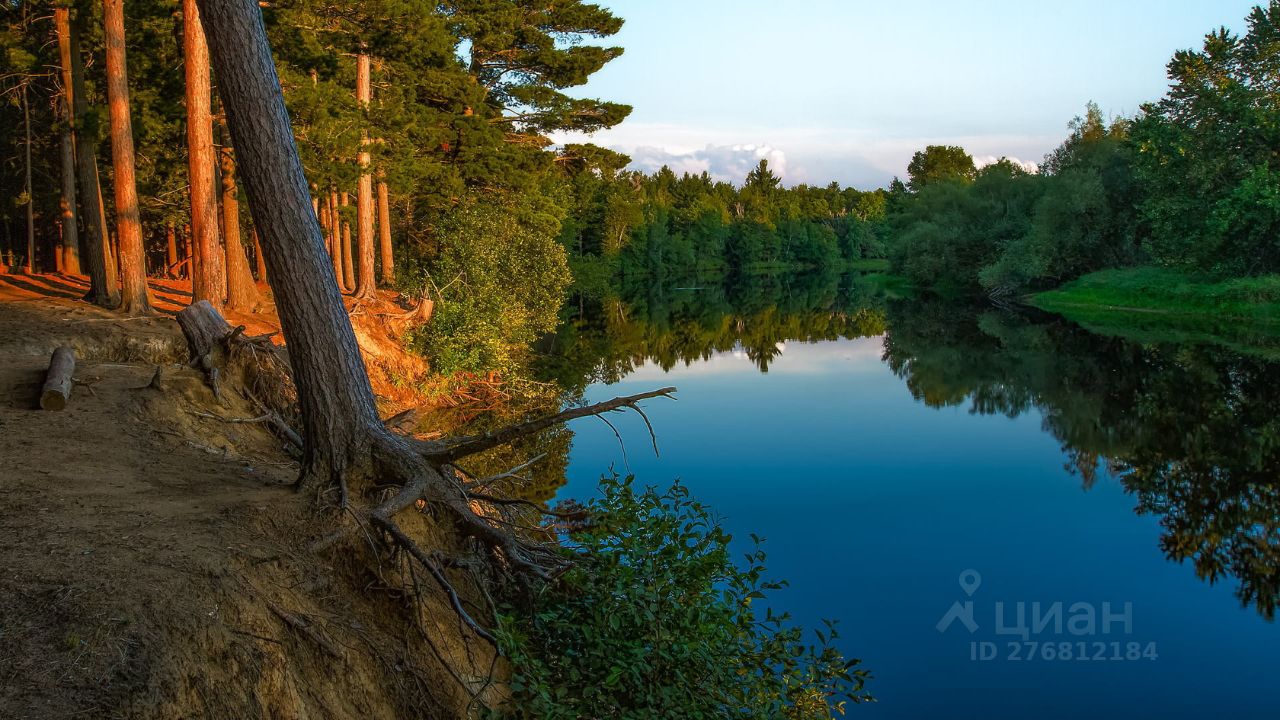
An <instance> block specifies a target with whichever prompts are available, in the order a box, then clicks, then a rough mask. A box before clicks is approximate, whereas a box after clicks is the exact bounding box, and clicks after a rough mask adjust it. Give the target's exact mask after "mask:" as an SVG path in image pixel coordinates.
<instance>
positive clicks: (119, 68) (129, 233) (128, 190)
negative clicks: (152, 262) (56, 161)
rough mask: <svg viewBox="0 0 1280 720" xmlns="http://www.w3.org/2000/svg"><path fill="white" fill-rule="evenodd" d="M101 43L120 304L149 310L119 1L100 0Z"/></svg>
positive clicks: (133, 311)
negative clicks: (104, 59) (104, 58)
mask: <svg viewBox="0 0 1280 720" xmlns="http://www.w3.org/2000/svg"><path fill="white" fill-rule="evenodd" d="M102 8H103V27H104V41H105V43H106V46H107V106H108V108H109V110H110V114H111V167H112V169H113V170H114V177H113V178H112V180H113V185H114V186H115V198H116V242H117V243H118V244H119V254H120V301H121V303H120V307H121V309H122V310H123V311H124V312H125V313H127V314H129V315H142V314H147V313H150V312H151V300H150V298H149V297H148V292H147V259H146V254H145V249H144V248H143V245H142V222H141V217H140V216H139V211H138V188H137V184H136V183H135V180H134V168H135V161H134V153H133V128H132V126H131V122H130V117H129V70H128V64H127V61H126V59H125V45H124V43H125V37H124V0H103V3H102Z"/></svg>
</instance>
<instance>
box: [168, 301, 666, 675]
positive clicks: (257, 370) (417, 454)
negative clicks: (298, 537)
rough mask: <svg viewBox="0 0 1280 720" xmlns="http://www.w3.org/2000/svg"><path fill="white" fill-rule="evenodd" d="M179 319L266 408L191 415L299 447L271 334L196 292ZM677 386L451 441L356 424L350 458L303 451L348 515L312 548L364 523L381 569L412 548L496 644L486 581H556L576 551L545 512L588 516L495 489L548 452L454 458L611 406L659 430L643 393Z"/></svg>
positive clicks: (217, 379)
mask: <svg viewBox="0 0 1280 720" xmlns="http://www.w3.org/2000/svg"><path fill="white" fill-rule="evenodd" d="M178 322H179V324H180V325H181V326H182V329H183V332H184V333H185V334H186V336H187V341H188V345H189V349H190V351H191V356H192V359H193V364H195V365H197V366H199V367H201V368H202V369H203V370H204V371H205V373H206V376H207V377H208V381H209V383H210V385H212V386H213V387H214V388H215V392H217V393H219V395H220V394H221V392H225V391H227V389H228V387H231V385H230V383H226V382H224V381H223V380H224V378H227V377H233V378H234V379H235V380H236V381H244V382H245V383H246V385H247V387H244V388H240V387H238V385H237V386H236V387H235V388H234V389H235V390H238V391H240V392H241V393H242V394H244V395H245V397H246V399H248V400H250V401H251V402H252V403H254V404H256V405H257V406H258V407H259V408H260V414H259V415H257V416H254V417H229V416H226V415H222V414H216V413H205V412H194V413H193V414H196V415H199V416H201V417H208V418H211V419H215V420H219V421H222V422H228V423H262V424H267V425H269V426H271V427H273V428H274V429H275V430H276V432H277V433H278V434H280V435H281V436H282V437H285V438H287V439H288V440H289V442H291V443H293V444H295V445H297V446H298V447H299V448H302V447H303V440H302V439H301V438H300V437H299V436H298V433H296V432H294V431H293V430H292V428H290V427H289V426H288V424H287V423H285V422H284V421H283V420H281V419H280V416H279V413H282V412H290V413H291V412H293V411H292V410H286V409H285V408H286V407H291V403H290V402H289V401H290V400H291V397H290V391H291V390H292V383H291V382H289V381H288V380H287V377H288V375H287V371H286V369H285V364H284V363H283V361H282V360H280V358H279V355H278V353H277V352H276V349H275V347H274V346H272V345H271V344H270V342H269V340H268V339H266V338H251V337H246V336H245V335H244V328H243V326H242V327H238V328H232V327H231V326H230V325H228V324H227V323H226V321H225V320H223V319H222V317H221V315H219V314H218V313H217V311H216V310H214V309H213V308H212V307H211V306H209V305H208V303H196V304H195V305H193V306H191V307H190V308H187V309H186V310H184V311H182V312H181V313H179V315H178ZM237 359H238V360H239V361H240V363H241V364H238V365H233V364H232V361H235V360H237ZM245 365H247V366H248V367H245ZM224 368H233V369H235V372H222V371H223V369H224ZM276 376H280V377H276ZM273 378H274V379H273ZM222 385H227V386H228V387H222ZM264 388H265V389H266V390H267V391H269V392H270V393H271V395H270V397H269V399H268V400H266V401H264V400H262V399H260V397H259V394H258V393H259V392H260V391H263V389H264ZM674 392H675V388H663V389H661V390H655V391H652V392H646V393H640V394H637V395H630V396H625V397H618V398H614V399H612V400H608V401H606V402H601V403H596V404H593V405H586V406H582V407H576V408H570V409H568V410H565V411H563V412H559V413H556V414H553V415H548V416H545V417H540V418H536V419H533V420H528V421H524V422H520V423H516V424H513V425H510V426H508V427H505V428H502V429H499V430H496V431H493V432H489V433H485V434H482V435H473V436H465V437H459V438H449V439H445V440H435V441H426V440H418V439H413V438H409V437H405V436H402V435H399V434H397V433H396V432H393V428H398V429H403V425H405V424H406V423H407V422H409V420H410V419H411V418H406V417H404V416H396V417H393V418H391V419H389V420H388V421H387V422H386V423H385V424H383V423H378V424H376V425H375V426H372V427H369V428H365V429H362V430H360V431H359V432H351V433H350V434H348V435H347V437H348V439H349V440H351V441H352V444H351V445H350V446H349V448H350V449H349V452H348V454H347V455H338V456H337V457H342V458H345V459H344V460H342V461H341V462H342V465H341V466H340V467H318V466H317V467H307V463H306V461H305V460H304V481H300V484H301V486H303V487H307V488H312V489H315V490H316V491H317V493H318V498H319V499H320V500H321V501H322V502H326V503H333V504H336V505H337V506H338V507H339V508H341V510H342V513H341V515H340V516H335V517H336V518H338V519H337V520H336V521H337V522H338V523H340V527H339V528H338V529H337V530H336V531H335V532H333V533H331V534H330V535H328V536H326V537H324V538H322V539H320V540H319V541H317V542H315V543H313V544H312V546H311V550H312V551H313V552H322V551H324V550H326V549H329V548H332V547H334V546H335V545H337V544H338V543H339V542H340V541H342V540H344V539H346V538H348V537H350V536H352V535H353V534H355V533H357V532H359V533H362V534H363V536H364V541H366V542H367V543H368V545H369V547H370V549H371V550H372V552H373V553H374V556H375V558H377V563H378V570H377V574H378V576H379V578H381V577H382V567H383V563H382V561H381V555H382V554H383V553H384V552H387V551H390V552H391V553H393V554H396V553H403V555H402V556H401V557H403V558H406V559H407V562H408V563H409V568H410V569H411V570H412V568H421V570H422V571H423V572H424V573H425V574H426V575H428V576H430V577H431V578H432V580H433V581H434V583H435V585H436V586H437V587H438V588H439V590H440V591H441V592H442V593H443V595H444V597H445V598H446V599H447V601H448V603H449V606H450V607H451V608H452V610H453V612H454V614H455V615H456V616H457V617H458V619H459V621H460V622H461V624H462V625H463V626H464V627H465V628H466V629H467V630H468V631H469V632H470V633H471V634H473V635H474V636H475V637H477V638H480V639H482V640H484V641H485V642H487V643H489V644H490V645H494V646H496V638H495V637H494V635H493V632H492V630H491V629H490V628H489V627H486V623H485V622H483V621H482V620H479V619H477V617H478V616H479V617H481V618H483V616H484V614H490V615H491V614H492V612H493V611H494V607H493V601H492V600H491V599H490V598H489V593H488V590H487V589H486V588H487V584H488V583H490V582H493V581H503V580H508V579H514V580H515V581H517V582H519V583H521V584H525V585H527V584H529V583H532V582H538V581H549V580H552V579H554V578H555V577H557V576H558V575H559V574H561V573H563V572H564V571H565V570H567V569H568V567H569V561H568V560H567V558H566V557H565V556H564V554H563V553H562V552H560V548H559V547H558V544H557V537H556V533H555V532H554V531H553V529H552V528H551V527H549V526H548V525H545V524H543V523H544V521H545V520H546V519H548V518H554V519H561V520H576V519H580V518H579V517H577V516H572V517H571V516H569V515H565V514H561V513H554V512H552V511H550V510H548V509H547V508H545V507H542V506H540V505H538V504H536V503H532V502H528V501H525V500H520V499H511V498H504V497H501V496H499V495H496V494H494V492H493V491H492V490H491V488H492V486H493V485H495V484H497V483H499V482H500V481H502V480H506V479H512V478H520V477H521V475H520V473H522V472H523V471H525V470H527V469H528V468H529V467H530V466H531V465H533V464H534V463H536V462H538V461H539V460H540V459H542V456H538V457H535V458H533V459H531V460H528V461H525V462H523V463H520V464H519V465H517V466H515V467H513V468H511V469H510V470H507V471H505V472H502V473H498V474H495V475H490V476H488V477H479V478H477V477H474V476H470V477H469V476H467V475H466V474H465V473H463V472H462V471H460V470H459V468H458V467H457V465H456V463H457V461H458V460H460V459H462V458H465V457H468V456H472V455H475V454H477V453H480V452H484V451H486V450H490V449H492V448H495V447H498V446H501V445H505V444H508V443H511V442H514V441H516V440H519V439H521V438H524V437H528V436H530V435H534V434H536V433H539V432H541V431H544V430H546V429H548V428H551V427H554V426H556V425H559V424H562V423H565V422H568V421H570V420H574V419H576V418H582V417H591V416H595V417H601V418H602V419H603V416H604V415H605V414H608V413H613V412H625V411H627V410H631V411H634V412H636V413H638V414H639V415H640V416H641V417H642V418H643V419H644V421H645V423H646V425H647V426H648V427H649V431H650V435H651V437H652V433H653V429H652V426H650V425H649V419H648V417H647V416H645V414H644V411H643V410H642V409H641V408H640V402H641V401H643V400H646V399H650V398H655V397H666V398H672V397H673V393H674ZM606 422H607V420H606ZM351 430H356V429H354V428H352V429H351ZM655 450H656V441H655ZM304 452H305V451H304ZM349 484H350V486H349ZM335 491H336V498H335V495H334V493H335ZM353 491H354V492H353ZM335 500H336V502H335ZM407 513H428V514H431V515H432V517H433V518H434V519H436V520H437V521H441V520H442V521H444V522H446V523H448V524H449V525H448V527H450V529H451V530H452V532H453V533H454V534H456V536H457V537H459V538H460V539H462V540H463V541H464V542H463V544H462V545H461V546H460V547H458V548H455V551H457V552H460V553H461V554H462V555H463V556H464V557H462V558H458V557H448V556H446V555H442V554H437V553H436V552H435V551H434V550H433V549H432V548H430V547H424V545H423V543H422V541H420V540H416V539H414V537H413V535H412V534H410V533H409V532H408V531H407V530H406V529H405V528H406V527H407V525H405V524H402V522H404V519H405V517H406V516H407ZM472 543H474V546H475V547H478V548H480V549H481V554H482V555H484V556H486V558H487V562H484V563H477V562H474V559H473V558H471V557H470V555H471V553H472V550H470V549H468V548H469V547H471V544H472ZM450 545H451V546H452V543H450ZM447 568H455V569H457V568H463V569H465V571H464V573H463V574H461V575H459V576H458V577H461V578H465V579H467V580H468V581H470V582H472V583H474V587H472V588H469V590H475V592H470V593H469V600H470V602H471V603H473V604H471V605H470V607H471V608H472V609H468V604H467V603H464V600H463V594H462V593H460V592H459V591H458V589H457V588H455V586H454V584H453V582H451V580H450V576H451V575H452V574H453V573H447V572H446V569H447ZM415 577H416V576H415ZM414 588H415V589H414V592H415V593H417V592H419V591H418V590H417V589H416V588H417V582H416V579H415V581H414ZM477 607H481V608H484V613H483V614H482V613H479V612H478V611H477V610H476V609H475V608H477ZM271 610H272V612H274V613H275V614H276V615H278V616H279V617H280V618H281V619H282V620H284V622H285V623H286V624H288V625H289V626H290V627H292V628H293V629H295V630H297V631H299V632H301V633H303V634H305V635H307V636H308V637H310V638H311V639H312V640H314V641H315V642H316V643H318V644H320V645H321V646H322V647H324V648H325V650H326V651H327V652H329V653H330V654H333V655H335V656H337V654H338V651H337V648H335V647H333V646H332V645H331V644H327V645H326V643H328V639H327V638H326V637H325V636H324V635H322V634H320V633H319V632H318V631H317V629H316V627H315V626H314V625H313V624H312V623H309V622H308V621H307V620H305V619H303V618H300V617H298V616H296V615H294V614H291V613H288V612H286V611H284V610H283V609H281V608H279V607H274V606H273V607H272V608H271Z"/></svg>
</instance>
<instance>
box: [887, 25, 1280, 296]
mask: <svg viewBox="0 0 1280 720" xmlns="http://www.w3.org/2000/svg"><path fill="white" fill-rule="evenodd" d="M1277 58H1280V2H1276V1H1275V0H1272V2H1270V3H1269V4H1268V5H1266V6H1261V7H1257V8H1255V9H1254V10H1253V12H1252V13H1251V14H1250V15H1249V17H1248V30H1247V32H1245V33H1244V34H1242V35H1236V34H1233V33H1231V32H1228V31H1227V30H1225V29H1221V30H1218V31H1215V32H1213V33H1211V34H1210V35H1209V36H1208V37H1207V38H1206V40H1205V43H1204V47H1203V49H1202V50H1199V51H1191V50H1188V51H1181V52H1178V53H1177V54H1176V55H1175V56H1174V57H1173V59H1172V60H1171V61H1170V62H1169V66H1168V72H1169V78H1170V82H1171V89H1170V91H1169V93H1168V95H1166V96H1165V97H1164V98H1162V99H1161V100H1159V101H1156V102H1153V103H1149V104H1147V105H1144V106H1143V108H1142V112H1141V113H1139V114H1138V115H1137V116H1136V117H1133V118H1115V119H1113V120H1110V121H1108V120H1107V119H1106V118H1104V117H1103V115H1102V113H1101V112H1100V111H1099V109H1098V108H1097V107H1096V106H1094V105H1090V106H1089V107H1088V109H1087V111H1086V113H1085V115H1084V116H1083V117H1081V118H1077V119H1076V120H1075V121H1074V122H1072V123H1071V134H1070V136H1069V137H1068V138H1067V139H1066V141H1065V142H1063V144H1062V145H1061V146H1060V147H1059V148H1058V149H1056V150H1055V151H1054V152H1053V153H1051V154H1050V155H1049V156H1048V157H1046V158H1045V161H1044V163H1043V164H1042V165H1041V167H1040V171H1039V173H1034V174H1033V173H1028V172H1026V171H1025V170H1024V169H1023V168H1021V167H1020V166H1018V165H1016V164H1014V163H1011V162H1008V161H1002V162H998V163H996V164H994V165H989V166H987V167H984V168H982V169H976V168H975V167H974V164H973V161H972V159H971V158H969V156H968V155H967V154H966V153H964V151H963V150H962V149H959V148H945V147H931V148H928V149H926V150H925V151H922V152H921V153H917V155H916V157H915V158H914V159H913V160H912V163H911V166H910V168H909V169H908V173H909V182H908V183H906V184H905V185H903V184H902V183H895V185H894V187H893V189H892V191H891V197H890V202H889V205H890V216H889V218H888V220H887V223H888V226H889V232H888V236H889V237H890V238H892V242H891V243H890V249H889V255H890V258H891V260H892V267H893V271H894V272H895V273H897V274H900V275H903V276H905V277H906V278H908V279H910V280H911V281H912V282H913V283H915V284H916V285H917V286H920V287H926V288H942V289H948V290H951V291H959V292H964V293H985V294H988V295H991V296H995V297H1000V296H1005V295H1009V294H1011V293H1014V292H1020V291H1024V290H1027V289H1039V288H1045V287H1052V286H1056V285H1059V284H1061V283H1063V282H1065V281H1067V280H1070V279H1072V278H1075V277H1078V276H1080V275H1083V274H1085V273H1089V272H1092V271H1095V270H1100V269H1103V268H1111V267H1121V266H1129V265H1140V264H1156V265H1160V266H1164V267H1169V268H1174V269H1177V270H1181V271H1184V272H1189V273H1199V274H1204V275H1208V276H1214V277H1227V278H1229V277H1243V276H1255V275H1262V274H1268V273H1275V272H1280V243H1277V240H1276V239H1277V237H1280V155H1278V154H1277V152H1276V148H1278V147H1280V134H1278V130H1277V128H1280V102H1278V101H1277V98H1278V97H1280V96H1278V95H1277V93H1276V87H1275V82H1276V81H1275V78H1276V77H1277V73H1278V72H1280V60H1278V59H1277Z"/></svg>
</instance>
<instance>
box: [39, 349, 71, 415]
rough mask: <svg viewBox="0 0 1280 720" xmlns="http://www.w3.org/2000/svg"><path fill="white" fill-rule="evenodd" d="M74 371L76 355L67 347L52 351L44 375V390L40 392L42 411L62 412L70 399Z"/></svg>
mask: <svg viewBox="0 0 1280 720" xmlns="http://www.w3.org/2000/svg"><path fill="white" fill-rule="evenodd" d="M75 371H76V353H75V351H74V350H72V349H71V348H69V347H67V346H65V345H64V346H62V347H60V348H58V349H57V350H54V351H53V356H52V357H50V358H49V372H48V373H47V374H46V375H45V380H44V388H43V389H42V390H41V391H40V408H41V409H42V410H62V409H63V408H65V407H66V406H67V400H68V399H70V397H71V386H72V385H73V382H72V380H71V376H72V375H73V374H75Z"/></svg>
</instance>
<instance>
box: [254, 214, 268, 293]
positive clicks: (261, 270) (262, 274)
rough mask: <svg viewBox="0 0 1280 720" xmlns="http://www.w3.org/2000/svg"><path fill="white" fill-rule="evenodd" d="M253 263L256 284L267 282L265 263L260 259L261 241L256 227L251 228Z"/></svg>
mask: <svg viewBox="0 0 1280 720" xmlns="http://www.w3.org/2000/svg"><path fill="white" fill-rule="evenodd" d="M253 261H254V263H256V264H257V266H258V282H260V283H264V282H267V261H266V260H265V259H263V257H262V241H261V240H260V239H259V238H258V228H257V227H256V226H255V227H254V228H253Z"/></svg>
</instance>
